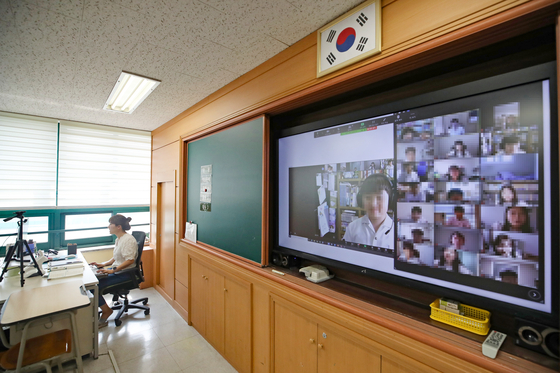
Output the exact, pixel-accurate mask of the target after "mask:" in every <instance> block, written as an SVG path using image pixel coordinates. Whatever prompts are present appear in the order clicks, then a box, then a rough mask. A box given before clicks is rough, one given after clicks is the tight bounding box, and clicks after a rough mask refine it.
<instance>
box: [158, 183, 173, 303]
mask: <svg viewBox="0 0 560 373" xmlns="http://www.w3.org/2000/svg"><path fill="white" fill-rule="evenodd" d="M157 185H158V206H157V211H158V214H157V216H158V217H157V222H158V224H157V232H158V237H157V242H158V244H157V251H156V258H157V260H156V284H157V285H159V286H160V287H161V288H162V289H163V291H165V293H166V294H167V296H168V297H169V298H171V299H174V298H175V291H174V288H175V286H174V285H175V238H176V237H175V201H176V200H175V189H176V188H175V182H174V181H168V182H161V183H158V184H157Z"/></svg>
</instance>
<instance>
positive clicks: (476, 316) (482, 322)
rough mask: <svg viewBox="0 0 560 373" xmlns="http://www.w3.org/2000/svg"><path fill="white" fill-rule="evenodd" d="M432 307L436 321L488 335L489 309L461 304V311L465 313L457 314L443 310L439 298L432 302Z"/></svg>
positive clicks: (432, 316) (432, 315)
mask: <svg viewBox="0 0 560 373" xmlns="http://www.w3.org/2000/svg"><path fill="white" fill-rule="evenodd" d="M430 308H431V309H432V313H431V315H430V318H432V319H434V320H436V321H439V322H442V323H445V324H449V325H452V326H455V327H457V328H461V329H464V330H467V331H469V332H472V333H475V334H480V335H486V334H488V332H489V331H490V312H488V311H485V310H482V309H480V308H476V307H471V306H467V305H464V304H461V306H460V311H462V312H463V313H464V316H462V315H457V314H455V313H453V312H449V311H445V310H441V309H440V308H439V299H436V300H435V301H434V302H433V303H432V304H430Z"/></svg>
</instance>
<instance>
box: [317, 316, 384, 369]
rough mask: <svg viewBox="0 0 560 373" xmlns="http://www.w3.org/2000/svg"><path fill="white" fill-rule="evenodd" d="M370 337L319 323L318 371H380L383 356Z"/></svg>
mask: <svg viewBox="0 0 560 373" xmlns="http://www.w3.org/2000/svg"><path fill="white" fill-rule="evenodd" d="M368 341H369V340H368V339H367V338H365V337H363V336H360V335H357V334H356V333H354V332H351V331H350V330H347V329H344V330H338V328H337V329H334V328H332V327H327V326H325V325H319V327H318V335H317V348H318V367H319V369H318V371H319V372H321V373H346V372H352V373H360V372H364V373H366V372H367V373H379V372H380V371H381V356H380V354H379V353H377V352H376V351H375V350H373V349H372V348H371V347H369V345H368Z"/></svg>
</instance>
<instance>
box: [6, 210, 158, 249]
mask: <svg viewBox="0 0 560 373" xmlns="http://www.w3.org/2000/svg"><path fill="white" fill-rule="evenodd" d="M17 211H22V209H10V210H0V219H2V220H3V219H5V218H9V217H12V216H14V213H15V212H17ZM149 211H150V206H149V205H141V206H108V207H76V208H43V209H27V210H26V211H25V214H24V216H25V217H26V218H30V217H47V218H48V227H49V229H48V231H41V232H33V233H48V237H49V238H48V242H46V243H44V242H43V243H39V244H38V245H37V246H38V249H39V250H43V251H45V252H46V251H48V250H60V249H65V248H66V246H67V244H68V243H77V244H78V248H84V247H92V246H104V245H112V244H114V243H115V238H116V237H115V236H114V235H110V234H107V236H101V237H93V238H83V239H78V240H76V239H72V240H66V239H65V237H64V233H65V232H66V231H67V230H66V227H65V219H66V216H70V215H83V214H96V213H100V214H103V213H104V214H106V213H110V214H111V216H113V215H116V214H123V215H125V216H126V214H127V213H132V212H149ZM108 224H109V223H108V222H107V225H108ZM148 224H150V222H148ZM143 225H146V224H145V223H142V224H131V231H132V230H134V227H135V226H143ZM92 228H99V229H102V228H106V227H87V228H83V229H76V230H74V229H72V230H71V231H81V230H90V229H92ZM16 234H17V232H14V233H11V234H1V235H0V245H2V244H3V243H4V241H10V242H11V240H6V238H7V237H11V236H14V235H16ZM16 239H17V237H16ZM5 255H6V247H5V246H0V256H5Z"/></svg>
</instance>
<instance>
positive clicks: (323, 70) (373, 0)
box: [317, 0, 381, 78]
mask: <svg viewBox="0 0 560 373" xmlns="http://www.w3.org/2000/svg"><path fill="white" fill-rule="evenodd" d="M370 5H374V6H375V17H374V19H373V20H372V21H373V22H375V25H374V27H373V31H372V32H371V33H369V34H366V35H367V36H368V37H369V38H371V39H372V40H375V48H374V49H371V50H366V51H364V52H362V53H360V54H359V55H357V56H355V57H353V58H350V59H347V60H342V61H340V62H338V63H336V64H333V65H332V66H325V65H327V63H326V62H324V63H323V64H322V63H321V62H323V61H322V57H321V50H322V49H323V48H324V47H325V45H324V44H326V43H324V42H323V39H322V35H323V33H324V32H326V31H328V30H330V29H332V28H333V27H334V26H336V25H338V24H339V23H341V22H342V21H345V20H346V19H348V18H350V17H354V16H356V15H357V14H359V13H360V11H361V10H362V9H364V8H367V7H369V6H370ZM379 53H381V0H369V1H366V2H365V3H362V4H360V5H359V6H357V7H356V8H354V9H352V10H350V11H348V12H347V13H345V14H343V15H341V16H340V17H338V18H337V19H335V20H334V21H332V22H330V23H329V24H327V25H325V26H323V27H321V28H320V29H319V30H317V78H320V77H322V76H325V75H327V74H330V73H332V72H334V71H337V70H339V69H342V68H344V67H346V66H350V65H352V64H354V63H356V62H358V61H361V60H363V59H365V58H368V57H371V56H373V55H376V54H379Z"/></svg>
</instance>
